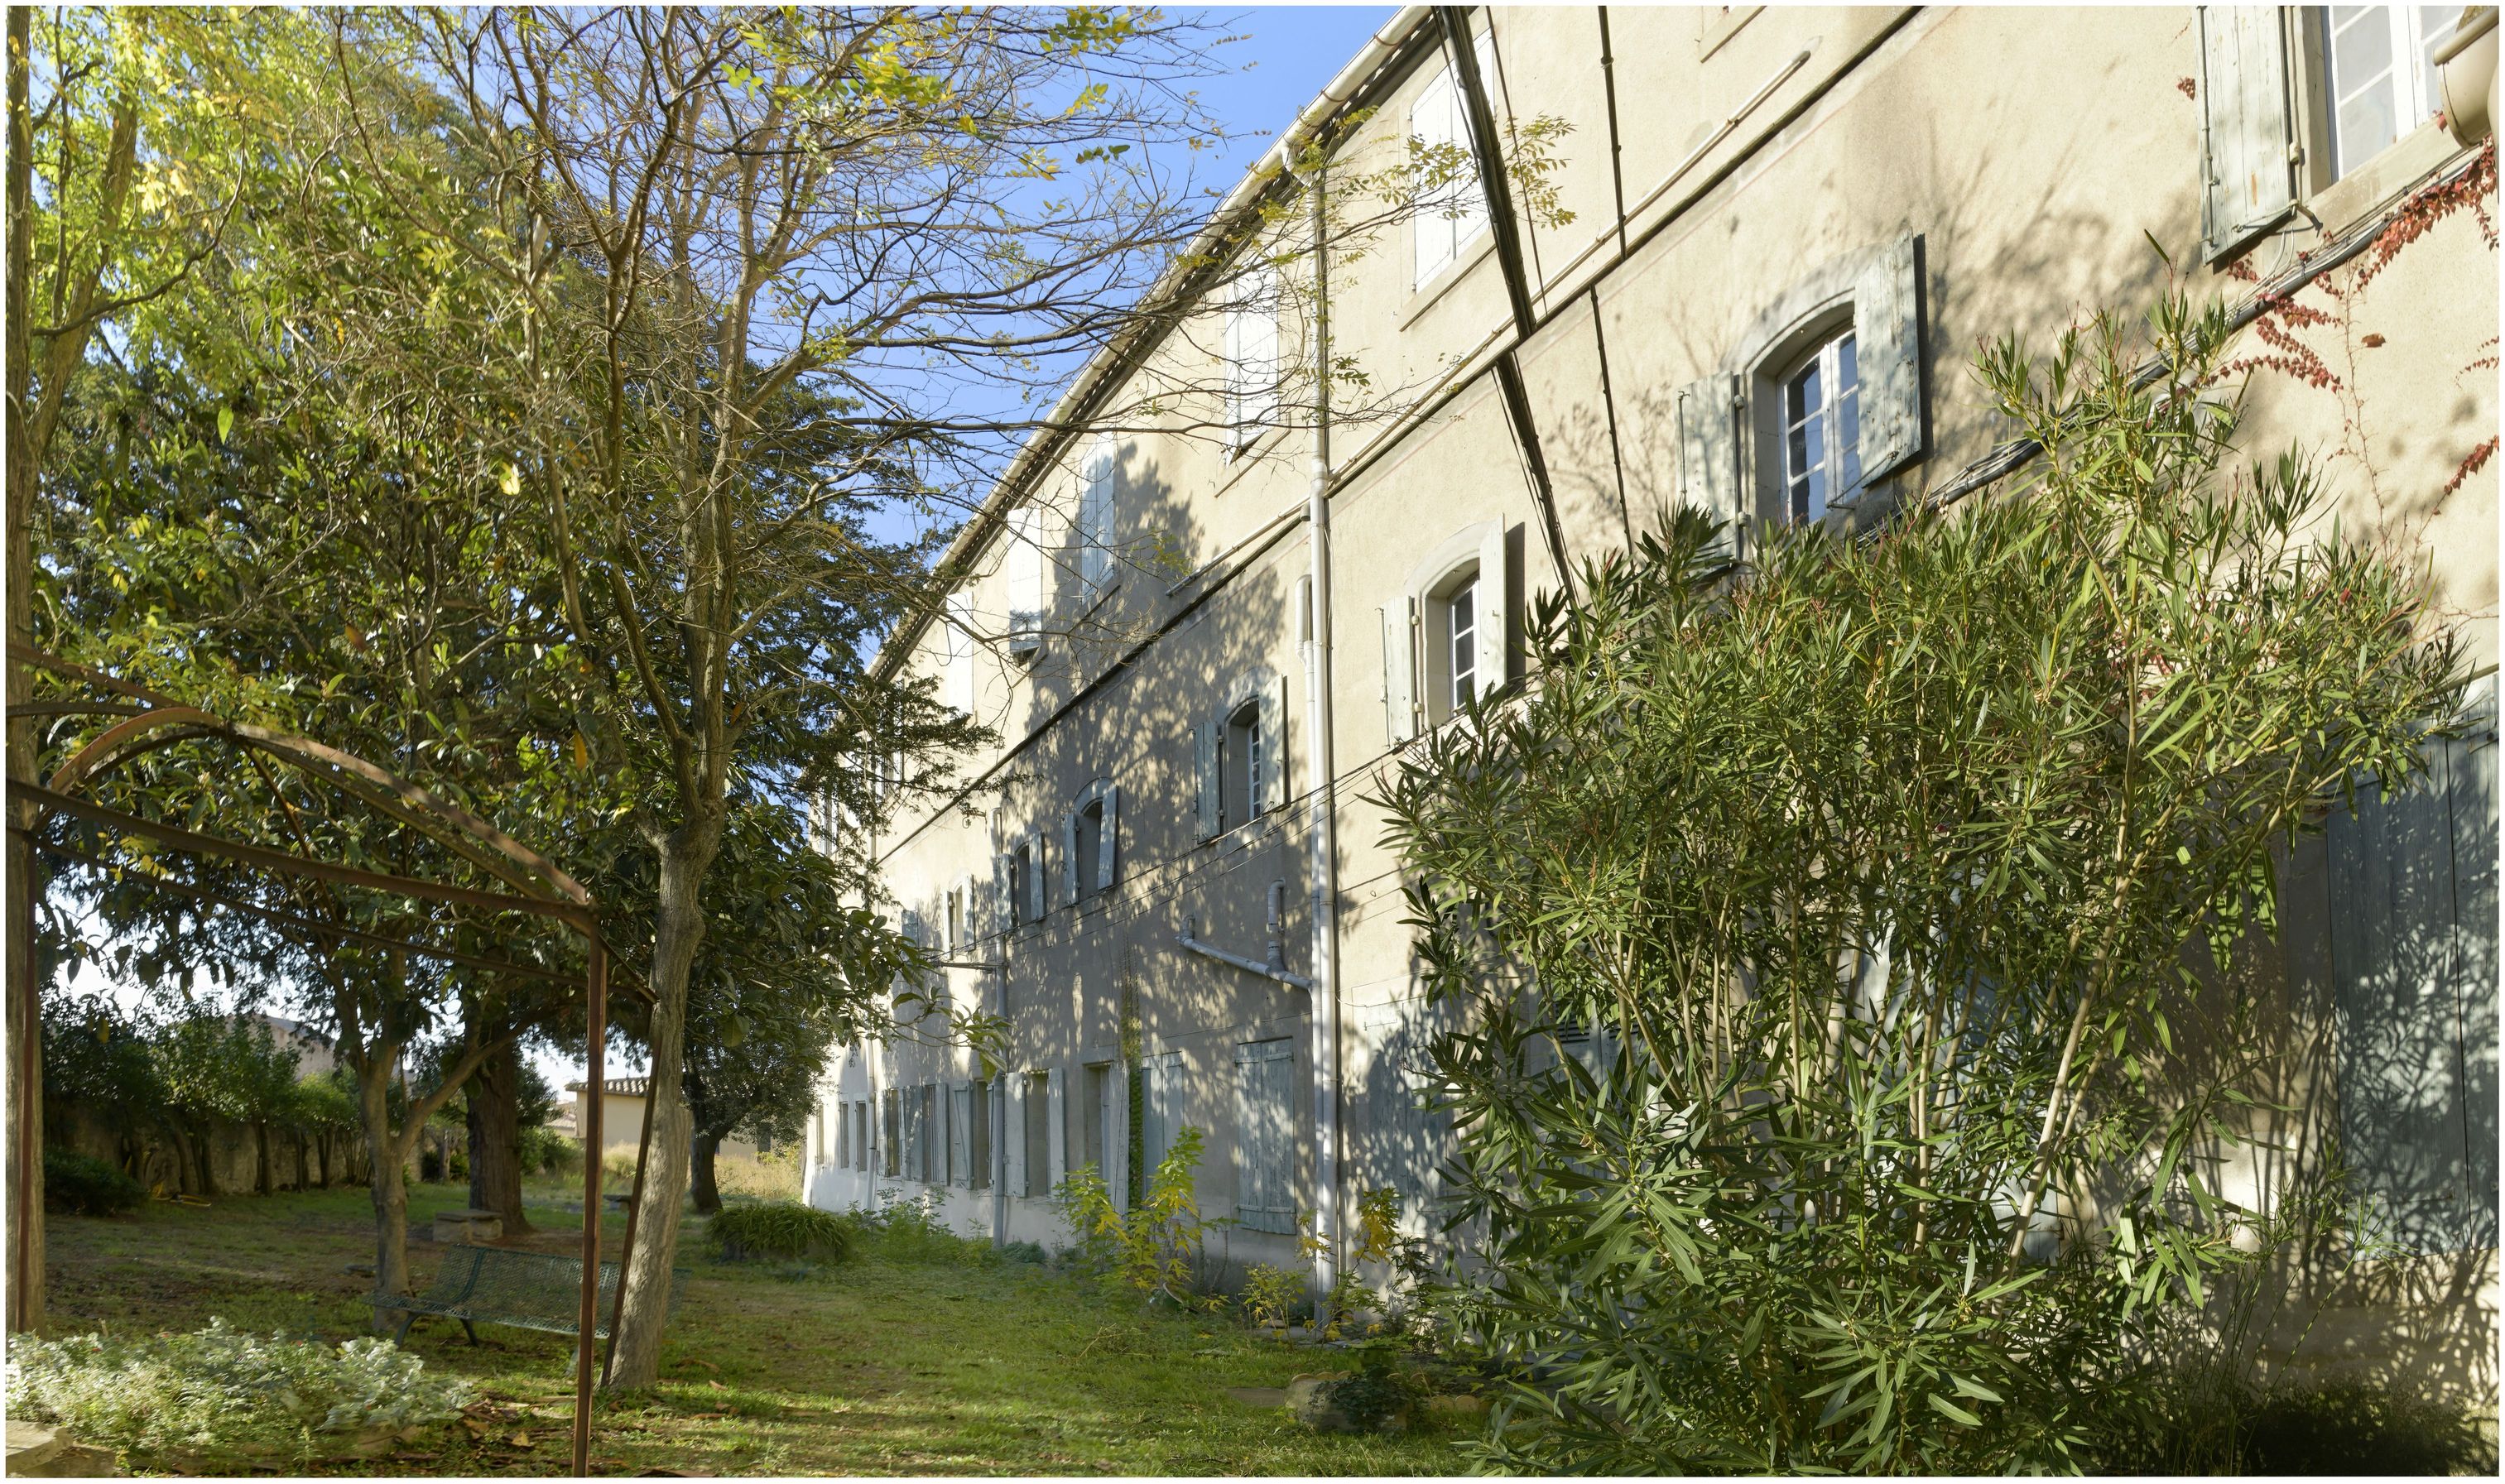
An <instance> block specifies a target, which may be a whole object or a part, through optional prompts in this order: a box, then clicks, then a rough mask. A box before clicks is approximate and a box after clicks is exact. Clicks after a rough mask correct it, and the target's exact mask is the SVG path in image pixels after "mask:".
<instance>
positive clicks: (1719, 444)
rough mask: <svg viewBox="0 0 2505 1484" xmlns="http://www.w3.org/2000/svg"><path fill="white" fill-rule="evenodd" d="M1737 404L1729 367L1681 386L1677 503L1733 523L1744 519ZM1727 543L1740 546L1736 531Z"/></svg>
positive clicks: (1738, 524) (1743, 522)
mask: <svg viewBox="0 0 2505 1484" xmlns="http://www.w3.org/2000/svg"><path fill="white" fill-rule="evenodd" d="M1738 406H1739V388H1738V379H1737V378H1736V377H1734V376H1732V375H1730V374H1728V373H1727V372H1721V371H1717V372H1715V373H1714V374H1712V375H1711V376H1705V377H1702V378H1700V379H1698V380H1695V381H1691V382H1689V383H1688V384H1687V385H1686V386H1683V387H1681V388H1679V392H1678V498H1679V503H1680V504H1682V505H1685V506H1688V507H1689V508H1691V509H1693V510H1697V511H1701V512H1704V513H1706V514H1708V515H1711V516H1712V517H1713V518H1714V519H1716V520H1720V521H1725V522H1728V523H1730V524H1732V525H1735V526H1740V525H1745V524H1746V510H1745V508H1744V507H1743V505H1742V503H1741V500H1740V440H1739V430H1738V427H1737V414H1738ZM1731 549H1732V550H1734V551H1738V550H1740V549H1741V547H1740V544H1739V535H1738V533H1737V532H1736V531H1735V532H1734V533H1733V537H1732V545H1731Z"/></svg>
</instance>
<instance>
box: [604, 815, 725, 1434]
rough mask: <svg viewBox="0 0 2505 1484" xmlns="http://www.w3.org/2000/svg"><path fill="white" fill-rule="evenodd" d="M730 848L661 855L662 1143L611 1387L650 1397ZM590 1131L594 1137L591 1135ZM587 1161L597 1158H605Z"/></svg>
mask: <svg viewBox="0 0 2505 1484" xmlns="http://www.w3.org/2000/svg"><path fill="white" fill-rule="evenodd" d="M721 841H722V826H721V823H720V820H719V819H718V818H717V819H715V820H714V821H713V823H712V825H711V827H710V829H706V830H698V829H697V828H696V827H695V826H694V825H689V826H688V827H687V828H686V829H685V830H681V831H680V832H679V833H678V834H676V835H673V836H672V837H671V838H670V839H669V840H668V841H667V842H666V843H665V844H664V845H663V846H662V849H661V853H660V854H661V861H660V866H661V871H660V876H661V879H660V890H659V892H658V893H657V894H656V896H657V898H658V903H659V904H658V907H657V910H656V911H655V913H654V918H655V920H654V922H653V977H652V981H651V984H652V991H653V1017H652V1022H651V1023H652V1049H653V1075H652V1079H651V1086H650V1087H649V1089H648V1090H647V1092H646V1096H647V1097H649V1098H651V1099H652V1103H651V1105H650V1106H651V1113H650V1116H651V1117H652V1120H653V1139H652V1145H651V1148H650V1149H649V1151H648V1152H647V1154H646V1156H645V1161H646V1162H645V1166H644V1199H643V1202H642V1203H641V1204H640V1205H639V1206H638V1207H637V1208H636V1216H635V1251H634V1254H632V1256H631V1258H630V1260H629V1261H628V1263H627V1265H626V1295H625V1296H626V1304H625V1312H624V1314H623V1316H622V1317H621V1320H620V1322H619V1324H618V1326H617V1338H616V1339H615V1340H613V1341H612V1342H611V1345H612V1349H611V1352H610V1362H611V1368H610V1377H609V1386H610V1389H612V1390H614V1391H621V1392H632V1391H641V1390H643V1389H644V1388H646V1387H649V1386H651V1385H653V1383H654V1382H655V1381H657V1380H659V1379H660V1374H661V1324H662V1321H663V1320H664V1318H665V1317H666V1316H667V1312H668V1309H669V1301H670V1278H671V1274H670V1269H671V1267H672V1265H673V1263H674V1262H675V1261H676V1260H677V1257H678V1251H679V1214H680V1212H681V1210H682V1209H683V1208H684V1207H685V1205H686V1201H687V1188H688V1154H689V1152H690V1150H689V1136H690V1134H691V1133H692V1129H691V1128H690V1126H689V1119H688V1101H687V1098H686V1097H685V1095H684V1093H683V1091H682V1088H681V1083H682V1082H683V1081H684V1080H685V1077H686V1069H687V1035H688V971H689V969H691V968H692V967H693V966H694V964H695V957H696V945H697V944H698V943H699V942H701V941H702V940H703V938H704V913H703V910H702V907H701V904H700V901H699V899H698V893H699V890H700V889H701V887H702V886H703V883H704V873H705V868H706V867H707V866H711V865H712V864H713V857H714V852H715V850H716V849H717V848H719V846H720V844H721ZM586 1132H587V1130H586ZM587 1157H590V1158H593V1159H597V1158H598V1157H599V1151H598V1150H596V1149H594V1150H589V1151H588V1153H587Z"/></svg>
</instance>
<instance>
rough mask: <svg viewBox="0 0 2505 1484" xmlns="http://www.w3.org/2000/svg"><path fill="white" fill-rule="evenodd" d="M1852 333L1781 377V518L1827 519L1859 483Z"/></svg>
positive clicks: (1857, 397)
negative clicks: (1833, 507) (1830, 510)
mask: <svg viewBox="0 0 2505 1484" xmlns="http://www.w3.org/2000/svg"><path fill="white" fill-rule="evenodd" d="M1853 363H1854V355H1853V340H1852V331H1850V330H1848V331H1846V332H1845V333H1844V334H1842V335H1840V336H1835V337H1833V338H1832V339H1829V340H1827V341H1825V342H1824V343H1822V344H1820V345H1819V346H1818V347H1817V349H1816V350H1813V351H1811V352H1810V353H1809V354H1808V356H1807V357H1805V358H1804V359H1803V360H1802V361H1801V363H1800V365H1799V366H1798V367H1797V368H1796V369H1795V370H1794V371H1792V372H1791V374H1789V375H1787V376H1785V377H1784V378H1783V400H1782V432H1783V518H1784V519H1785V520H1787V521H1789V522H1790V523H1792V524H1794V525H1799V524H1803V523H1805V522H1808V521H1812V520H1823V519H1825V518H1826V511H1827V507H1828V506H1829V505H1830V504H1832V503H1834V502H1837V501H1841V500H1847V499H1850V498H1851V497H1852V495H1854V494H1856V493H1858V492H1859V491H1860V488H1861V385H1860V377H1859V375H1858V374H1857V371H1856V368H1855V366H1854V364H1853Z"/></svg>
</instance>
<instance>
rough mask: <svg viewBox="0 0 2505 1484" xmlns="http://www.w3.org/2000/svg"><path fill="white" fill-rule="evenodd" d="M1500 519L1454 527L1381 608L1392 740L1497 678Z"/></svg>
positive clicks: (1457, 709)
mask: <svg viewBox="0 0 2505 1484" xmlns="http://www.w3.org/2000/svg"><path fill="white" fill-rule="evenodd" d="M1510 540H1511V537H1510V536H1509V535H1508V534H1507V528H1506V524H1505V522H1504V521H1502V520H1488V521H1482V522H1480V523H1479V524H1477V525H1473V526H1470V527H1468V528H1467V529H1465V530H1462V531H1459V532H1456V533H1455V534H1454V535H1453V536H1452V537H1451V538H1450V539H1448V540H1446V541H1445V542H1444V543H1443V544H1442V545H1440V546H1438V547H1437V548H1435V549H1433V550H1432V551H1429V553H1428V554H1427V559H1426V560H1424V561H1422V562H1420V563H1419V564H1418V565H1417V566H1416V567H1415V568H1413V569H1411V571H1410V575H1409V583H1408V585H1407V587H1406V588H1405V589H1404V590H1403V591H1402V592H1401V593H1400V595H1399V596H1398V597H1397V598H1396V599H1395V600H1394V603H1393V604H1391V605H1388V606H1387V607H1385V609H1384V610H1383V710H1384V723H1385V730H1386V731H1387V732H1388V733H1389V738H1390V740H1391V741H1394V742H1402V741H1406V740H1408V739H1409V738H1411V737H1413V736H1416V735H1417V734H1418V733H1419V732H1420V731H1422V730H1425V729H1427V728H1429V727H1433V726H1439V725H1441V724H1444V723H1445V722H1447V721H1449V720H1451V719H1452V718H1453V717H1454V716H1455V715H1457V714H1459V713H1461V712H1462V711H1464V710H1466V709H1467V708H1468V706H1469V705H1470V703H1471V702H1472V701H1474V700H1480V699H1484V698H1485V697H1486V696H1487V695H1488V694H1490V693H1491V692H1493V691H1495V690H1497V689H1499V688H1501V687H1502V686H1503V685H1504V684H1505V680H1506V669H1507V662H1508V656H1507V654H1506V640H1507V635H1508V633H1509V631H1510V625H1509V623H1508V622H1507V619H1506V604H1507V602H1508V601H1509V597H1508V594H1509V592H1510V590H1511V587H1512V582H1511V579H1510V573H1511V572H1512V570H1513V562H1514V557H1513V556H1512V554H1511V553H1510V551H1509V549H1508V545H1509V542H1510Z"/></svg>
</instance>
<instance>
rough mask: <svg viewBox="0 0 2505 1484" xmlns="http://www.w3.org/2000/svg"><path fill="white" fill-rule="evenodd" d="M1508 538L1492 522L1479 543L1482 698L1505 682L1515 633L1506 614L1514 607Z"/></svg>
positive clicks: (1476, 645)
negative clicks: (1510, 595) (1508, 652)
mask: <svg viewBox="0 0 2505 1484" xmlns="http://www.w3.org/2000/svg"><path fill="white" fill-rule="evenodd" d="M1504 535H1505V532H1504V522H1503V521H1501V520H1495V521H1490V522H1489V524H1488V533H1487V535H1486V536H1485V537H1484V538H1482V539H1481V540H1480V542H1479V585H1478V593H1477V597H1476V599H1475V601H1476V602H1477V604H1478V615H1477V618H1476V623H1477V629H1478V631H1477V633H1476V634H1475V635H1473V636H1472V645H1471V647H1472V648H1473V649H1474V650H1475V651H1476V652H1477V653H1476V654H1475V655H1474V656H1473V659H1474V662H1475V664H1476V666H1477V674H1478V678H1477V680H1476V682H1475V684H1476V686H1477V688H1478V693H1479V694H1480V695H1482V696H1484V695H1486V694H1488V693H1489V692H1491V691H1493V690H1495V689H1498V688H1499V687H1500V686H1502V685H1503V684H1504V682H1505V675H1506V670H1505V658H1506V654H1505V651H1506V649H1507V647H1508V646H1507V644H1506V641H1507V639H1508V638H1509V637H1510V636H1511V634H1512V632H1513V619H1512V617H1511V616H1510V615H1509V614H1508V613H1507V612H1506V610H1507V608H1508V607H1509V606H1510V605H1509V604H1507V602H1506V601H1505V595H1506V594H1507V593H1508V592H1510V591H1511V590H1512V588H1513V572H1512V564H1511V563H1510V562H1509V561H1508V560H1507V555H1508V551H1509V548H1507V547H1506V545H1505V539H1504Z"/></svg>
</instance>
